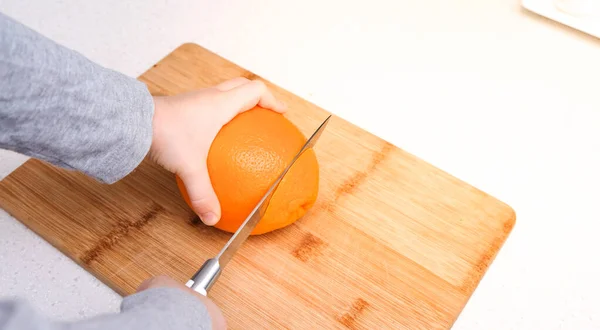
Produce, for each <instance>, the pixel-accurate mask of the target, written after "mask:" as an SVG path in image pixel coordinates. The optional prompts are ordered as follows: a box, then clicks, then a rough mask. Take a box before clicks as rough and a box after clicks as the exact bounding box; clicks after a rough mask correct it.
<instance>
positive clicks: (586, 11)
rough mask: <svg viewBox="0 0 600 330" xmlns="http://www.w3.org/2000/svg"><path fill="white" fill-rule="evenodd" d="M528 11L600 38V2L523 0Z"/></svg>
mask: <svg viewBox="0 0 600 330" xmlns="http://www.w3.org/2000/svg"><path fill="white" fill-rule="evenodd" d="M522 5H523V7H525V8H526V9H528V10H530V11H532V12H534V13H537V14H539V15H542V16H545V17H547V18H549V19H552V20H554V21H557V22H559V23H562V24H565V25H567V26H570V27H572V28H574V29H577V30H580V31H582V32H585V33H588V34H590V35H593V36H595V37H598V38H600V0H522Z"/></svg>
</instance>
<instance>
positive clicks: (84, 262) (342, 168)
mask: <svg viewBox="0 0 600 330" xmlns="http://www.w3.org/2000/svg"><path fill="white" fill-rule="evenodd" d="M237 76H245V77H248V78H258V77H257V76H256V75H254V74H252V73H250V72H248V71H246V70H244V69H242V68H240V67H239V66H237V65H235V64H233V63H231V62H229V61H227V60H225V59H223V58H221V57H219V56H218V55H216V54H213V53H211V52H209V51H208V50H206V49H204V48H201V47H199V46H197V45H194V44H185V45H182V46H181V47H179V48H178V49H176V50H175V51H174V52H173V53H171V54H169V55H168V56H167V57H166V58H164V59H163V60H161V61H160V62H159V63H158V64H156V65H154V66H153V67H152V68H151V69H150V70H148V71H147V72H146V73H144V74H143V75H142V76H141V77H140V80H141V81H143V82H145V83H146V84H147V85H148V87H149V89H150V91H151V92H152V93H153V94H167V95H170V94H176V93H181V92H185V91H188V90H191V89H195V88H203V87H208V86H212V85H215V84H217V83H219V82H222V81H224V80H226V79H230V78H233V77H237ZM267 83H268V82H267ZM268 85H269V86H270V88H272V90H273V91H274V93H275V94H276V96H277V97H279V98H281V99H282V100H284V101H285V102H287V103H288V105H289V106H290V109H291V110H290V112H289V113H288V114H287V115H286V116H287V117H288V118H289V119H290V120H292V121H293V122H294V123H295V124H296V125H298V127H299V128H300V129H301V130H302V131H303V133H305V134H306V135H307V136H308V135H309V134H310V133H311V132H312V131H313V130H314V129H316V128H317V126H318V125H319V123H320V122H321V121H322V120H323V119H325V117H326V116H327V115H328V113H327V112H326V111H324V110H322V109H320V108H319V107H317V106H315V105H313V104H311V103H309V102H307V101H305V100H302V99H300V98H299V97H297V96H294V95H293V94H291V93H289V92H287V91H285V90H283V89H282V88H279V87H277V86H274V85H272V84H270V83H268ZM316 154H317V157H318V160H319V162H320V166H321V183H320V193H319V197H318V201H317V203H316V205H315V206H314V207H313V208H312V209H311V210H310V212H309V213H308V214H307V215H306V216H305V217H304V218H303V219H301V220H299V221H298V222H297V223H295V224H293V225H291V226H289V227H287V228H284V229H282V230H279V231H276V232H273V233H270V234H266V235H262V236H255V237H251V238H250V239H249V240H248V241H247V242H246V243H245V244H244V245H243V246H242V248H241V249H240V251H239V252H238V254H237V255H236V256H235V257H234V258H233V260H232V261H231V263H230V264H229V265H228V267H227V268H226V269H225V272H224V273H223V275H222V277H221V278H220V280H219V282H218V283H217V284H216V285H215V286H214V287H213V290H212V291H211V297H212V298H213V299H214V300H215V302H216V303H217V304H218V305H219V306H220V307H221V308H222V309H223V312H224V314H225V316H226V318H227V320H228V323H229V325H230V328H232V329H281V328H290V329H333V328H342V329H343V328H352V329H447V328H450V327H451V326H452V324H453V323H454V321H455V319H456V318H457V316H458V315H459V313H460V312H461V310H462V309H463V307H464V305H465V303H466V302H467V300H468V299H469V297H470V296H471V294H472V293H473V291H474V290H475V288H476V286H477V284H478V283H479V281H480V280H481V277H482V276H483V274H484V273H485V271H486V270H487V268H488V267H489V265H490V263H491V262H492V260H493V259H494V257H495V256H496V253H497V252H498V250H499V249H500V247H501V246H502V244H503V243H504V241H505V239H506V237H507V236H508V234H509V233H510V231H511V230H512V228H513V225H514V223H515V213H514V212H513V210H512V209H511V208H510V207H509V206H507V205H505V204H504V203H502V202H500V201H498V200H497V199H495V198H493V197H492V196H490V195H487V194H486V193H484V192H481V191H480V190H478V189H476V188H474V187H472V186H470V185H468V184H466V183H464V182H462V181H460V180H458V179H456V178H454V177H452V176H450V175H449V174H447V173H445V172H443V171H441V170H439V169H437V168H435V167H433V166H432V165H429V164H427V163H426V162H424V161H422V160H420V159H418V158H417V157H415V156H413V155H411V154H408V153H406V152H405V151H402V150H401V149H399V148H397V147H396V146H393V145H392V144H390V143H387V142H386V141H383V140H381V139H379V138H378V137H376V136H374V135H372V134H370V133H368V132H365V131H363V130H361V129H360V128H358V127H356V126H354V125H352V124H350V123H348V122H346V121H344V120H343V119H341V118H339V117H333V118H332V120H331V122H330V124H329V126H328V128H327V130H326V131H325V133H324V134H323V136H322V137H321V140H320V141H319V144H318V145H317V146H316ZM0 206H1V207H2V208H4V209H5V210H6V211H7V212H9V213H10V214H12V215H13V216H14V217H15V218H17V219H19V220H20V221H22V222H23V223H24V224H25V225H27V226H28V227H29V228H31V229H32V230H33V231H35V232H36V233H38V234H39V235H40V236H42V237H43V238H44V239H46V240H48V241H49V242H50V243H51V244H53V245H54V246H55V247H57V248H58V249H60V250H61V251H62V252H63V253H65V254H66V255H68V256H70V257H71V258H72V259H73V260H75V261H76V262H77V263H79V264H80V265H81V266H83V267H84V268H85V269H87V270H88V271H90V272H91V273H93V274H94V275H95V276H97V277H98V278H99V279H100V280H102V281H103V282H104V283H106V284H107V285H109V286H110V287H112V288H113V289H114V290H116V291H117V292H119V293H120V294H122V295H127V294H130V293H132V292H134V290H135V288H136V287H137V286H138V285H139V284H140V282H142V281H143V280H144V279H146V278H148V277H150V276H153V275H159V274H166V275H169V276H172V277H174V278H175V279H177V280H179V281H181V282H182V283H184V282H186V281H187V280H188V278H189V277H190V276H191V275H193V274H194V272H195V271H196V270H197V268H198V267H199V266H200V265H201V264H202V263H203V262H204V260H206V259H207V258H210V257H212V256H214V255H215V254H216V253H217V252H218V250H219V249H220V248H221V247H222V246H223V244H224V243H225V242H226V241H227V239H228V238H229V236H230V234H227V233H224V232H220V231H219V230H217V229H214V228H209V227H205V226H204V225H202V224H198V223H197V222H196V221H195V220H194V216H193V213H192V212H191V211H190V210H189V209H188V207H187V206H186V205H185V203H184V202H183V200H182V199H181V197H180V195H179V192H178V190H177V187H176V183H175V180H174V177H173V175H172V174H170V173H168V172H166V171H164V170H162V169H161V168H159V167H157V166H156V165H154V164H152V163H150V162H148V161H146V162H144V163H143V164H142V165H141V166H140V167H139V168H138V169H137V170H136V171H135V172H134V173H132V174H131V175H129V176H128V177H127V178H125V179H123V180H122V181H120V182H118V183H116V184H114V185H102V184H99V183H97V182H96V181H94V180H93V179H90V178H87V177H85V176H84V175H82V174H79V173H74V172H69V171H66V170H62V169H58V168H55V167H52V166H50V165H47V164H46V163H43V162H40V161H37V160H29V161H28V162H26V163H25V164H24V165H23V166H21V167H20V168H18V169H17V170H16V171H14V172H13V173H12V174H10V175H9V176H8V177H6V178H5V179H4V180H3V181H2V182H0Z"/></svg>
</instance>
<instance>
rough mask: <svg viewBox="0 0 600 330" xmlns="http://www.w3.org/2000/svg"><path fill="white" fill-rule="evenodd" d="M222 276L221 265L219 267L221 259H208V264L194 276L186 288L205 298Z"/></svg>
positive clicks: (205, 263)
mask: <svg viewBox="0 0 600 330" xmlns="http://www.w3.org/2000/svg"><path fill="white" fill-rule="evenodd" d="M220 275H221V265H219V259H217V258H212V259H208V260H206V262H204V264H203V265H202V267H200V269H198V271H197V272H196V274H194V276H192V278H191V279H190V280H189V281H187V283H186V284H185V286H187V287H188V288H190V289H192V290H194V291H196V292H198V293H199V294H201V295H203V296H206V295H207V293H208V290H210V288H211V287H212V286H213V284H215V282H216V281H217V279H218V278H219V276H220Z"/></svg>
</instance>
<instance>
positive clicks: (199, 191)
mask: <svg viewBox="0 0 600 330" xmlns="http://www.w3.org/2000/svg"><path fill="white" fill-rule="evenodd" d="M180 177H181V181H183V184H184V186H185V190H186V191H187V194H188V198H189V200H190V204H191V207H192V209H193V210H194V212H196V214H197V215H198V216H199V217H200V220H202V222H204V224H206V225H209V226H213V225H214V224H216V223H217V222H218V221H219V218H221V207H220V205H219V199H218V198H217V194H216V193H215V191H214V189H213V187H212V184H211V182H210V177H209V175H208V169H207V168H206V165H205V166H203V167H202V168H199V169H195V170H194V171H193V172H189V173H185V174H182V175H181V176H180Z"/></svg>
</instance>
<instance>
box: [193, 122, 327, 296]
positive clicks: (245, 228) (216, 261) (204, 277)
mask: <svg viewBox="0 0 600 330" xmlns="http://www.w3.org/2000/svg"><path fill="white" fill-rule="evenodd" d="M330 119H331V115H329V116H328V117H327V118H326V119H325V120H324V121H323V123H321V125H320V126H319V127H318V128H317V130H316V131H315V132H314V133H313V134H312V135H311V136H310V138H309V139H308V140H307V141H306V143H305V144H304V145H303V146H302V148H301V149H300V151H298V152H297V153H296V155H295V156H294V158H293V159H292V160H291V161H290V163H289V164H288V165H287V166H286V168H285V169H284V170H283V171H282V172H281V174H280V175H279V176H278V177H277V179H276V180H275V182H273V184H272V185H271V187H270V188H269V190H267V192H266V193H265V194H264V196H263V197H262V198H261V199H260V201H259V202H258V204H257V205H256V206H255V207H254V209H253V210H252V212H250V214H249V215H248V217H247V218H246V219H245V220H244V222H242V224H241V225H240V227H239V228H238V230H236V232H235V233H234V234H233V235H232V236H231V238H230V239H229V241H227V243H226V244H225V246H223V248H222V249H221V251H220V252H219V253H218V254H217V255H216V256H215V257H214V258H211V259H208V260H206V261H205V262H204V264H203V265H202V267H200V269H198V271H197V272H196V274H194V276H192V278H191V279H190V280H189V281H188V282H187V283H186V286H187V287H189V288H191V289H192V290H194V291H196V292H198V293H200V294H202V295H204V296H206V295H207V293H208V291H209V290H210V288H211V287H212V286H213V284H214V283H215V282H216V281H217V279H218V278H219V276H220V275H221V271H222V270H223V269H224V268H225V266H227V264H228V263H229V261H230V260H231V258H233V256H234V255H235V253H236V252H237V250H238V249H239V248H240V246H241V245H242V243H244V242H245V241H246V239H247V238H248V236H250V233H252V230H254V228H255V227H256V225H257V224H258V222H259V221H260V219H262V217H263V216H264V214H265V212H266V210H267V208H268V206H269V202H270V201H271V197H272V196H273V193H274V192H275V190H276V189H277V186H279V183H280V182H281V180H283V177H284V176H285V175H286V174H287V172H288V171H289V170H290V168H291V167H292V165H294V163H295V162H296V160H298V158H300V156H301V155H302V154H303V153H304V151H306V150H307V149H310V148H312V147H313V146H314V145H315V144H316V143H317V141H318V140H319V138H320V137H321V134H322V133H323V131H324V130H325V127H327V124H328V123H329V120H330Z"/></svg>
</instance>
